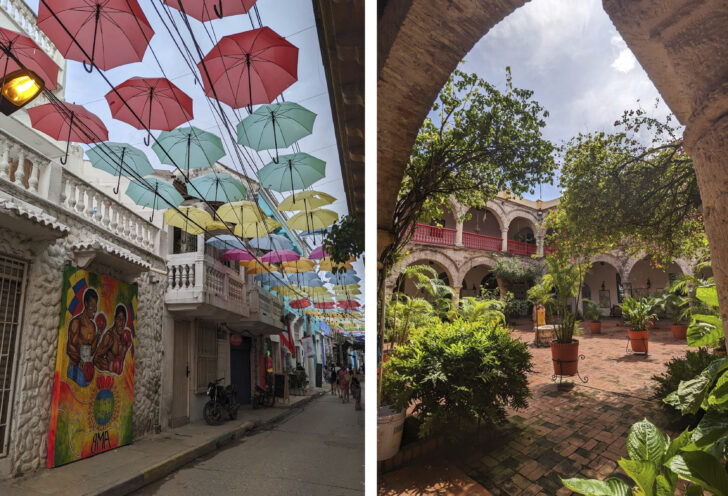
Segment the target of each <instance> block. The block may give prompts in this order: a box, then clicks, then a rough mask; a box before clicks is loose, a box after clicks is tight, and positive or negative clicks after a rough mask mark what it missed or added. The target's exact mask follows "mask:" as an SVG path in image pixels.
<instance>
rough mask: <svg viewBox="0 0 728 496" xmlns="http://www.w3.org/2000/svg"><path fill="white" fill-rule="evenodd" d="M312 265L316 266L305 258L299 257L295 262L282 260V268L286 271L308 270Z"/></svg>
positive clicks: (311, 268) (312, 267)
mask: <svg viewBox="0 0 728 496" xmlns="http://www.w3.org/2000/svg"><path fill="white" fill-rule="evenodd" d="M314 267H316V264H315V263H314V262H313V261H312V260H309V259H307V258H301V259H300V260H296V261H295V262H283V270H284V271H285V272H288V273H294V272H310V271H312V270H313V269H314Z"/></svg>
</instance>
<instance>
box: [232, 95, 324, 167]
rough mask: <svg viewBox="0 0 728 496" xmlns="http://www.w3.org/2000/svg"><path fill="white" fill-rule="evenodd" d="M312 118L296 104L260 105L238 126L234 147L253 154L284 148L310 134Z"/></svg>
mask: <svg viewBox="0 0 728 496" xmlns="http://www.w3.org/2000/svg"><path fill="white" fill-rule="evenodd" d="M315 120H316V114H314V113H313V112H311V111H310V110H308V109H305V108H303V107H301V106H300V105H299V104H297V103H293V102H284V103H273V104H270V105H262V106H261V107H259V108H258V109H257V110H256V111H255V112H253V113H252V114H250V115H249V116H248V117H246V118H245V119H243V120H242V121H240V123H239V124H238V143H240V144H241V145H245V146H249V147H250V148H252V149H253V150H256V151H260V150H270V149H272V148H275V149H276V159H275V160H274V162H276V163H277V162H278V148H288V147H289V146H291V145H292V144H293V143H295V142H296V141H298V140H300V139H301V138H303V137H304V136H308V135H309V134H311V133H312V132H313V122H314V121H315Z"/></svg>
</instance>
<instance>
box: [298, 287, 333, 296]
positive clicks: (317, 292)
mask: <svg viewBox="0 0 728 496" xmlns="http://www.w3.org/2000/svg"><path fill="white" fill-rule="evenodd" d="M301 289H302V290H304V291H305V292H306V294H307V295H309V296H327V295H329V294H330V293H329V290H328V289H326V288H325V287H323V286H301Z"/></svg>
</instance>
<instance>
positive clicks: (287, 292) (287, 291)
mask: <svg viewBox="0 0 728 496" xmlns="http://www.w3.org/2000/svg"><path fill="white" fill-rule="evenodd" d="M270 290H271V291H275V292H276V293H278V294H279V295H280V296H286V297H288V298H300V297H301V296H305V295H304V294H303V293H302V292H301V291H300V290H299V289H296V288H293V287H291V286H271V287H270Z"/></svg>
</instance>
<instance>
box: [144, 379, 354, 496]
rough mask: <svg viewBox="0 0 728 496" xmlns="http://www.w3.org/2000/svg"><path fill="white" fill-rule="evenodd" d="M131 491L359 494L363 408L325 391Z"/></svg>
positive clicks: (271, 494)
mask: <svg viewBox="0 0 728 496" xmlns="http://www.w3.org/2000/svg"><path fill="white" fill-rule="evenodd" d="M362 396H363V391H362ZM134 494H136V495H166V494H170V495H199V494H207V495H214V494H251V495H253V494H256V495H257V494H264V495H266V496H277V495H281V496H291V495H306V496H308V495H312V494H316V495H337V496H346V495H354V494H364V410H361V411H358V412H357V411H355V410H354V402H353V400H352V401H351V402H349V403H347V404H342V403H341V400H339V397H338V396H332V395H331V394H327V395H325V396H322V397H321V398H318V399H316V400H314V401H312V402H311V403H309V404H308V405H306V406H305V407H304V408H302V409H297V410H296V412H295V413H293V414H292V416H290V417H288V418H287V419H286V420H284V421H283V422H282V423H280V424H279V425H276V426H274V427H273V428H272V429H270V430H266V431H263V432H259V433H257V434H254V435H252V436H250V437H247V438H244V439H242V440H240V441H239V442H237V443H235V444H234V445H232V446H231V447H230V448H227V449H224V450H222V451H218V452H216V453H214V454H213V455H211V456H207V457H204V458H202V459H200V460H197V461H195V462H193V463H191V464H189V465H187V466H185V467H184V468H182V469H181V470H179V471H178V472H175V473H174V474H172V475H170V476H168V477H166V478H165V479H162V480H160V481H158V482H156V483H154V484H151V485H149V486H147V487H145V488H143V489H141V490H140V491H138V492H136V493H134Z"/></svg>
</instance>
